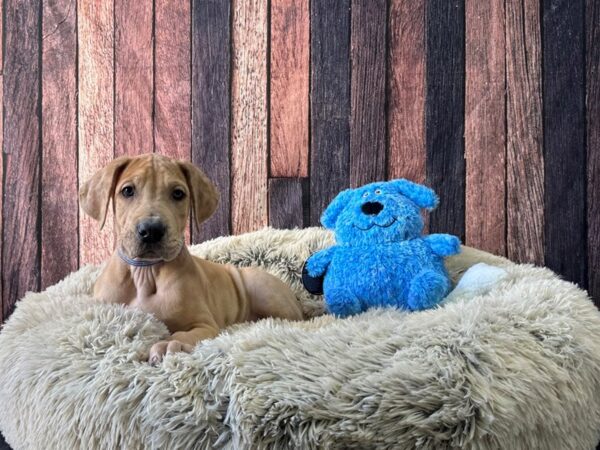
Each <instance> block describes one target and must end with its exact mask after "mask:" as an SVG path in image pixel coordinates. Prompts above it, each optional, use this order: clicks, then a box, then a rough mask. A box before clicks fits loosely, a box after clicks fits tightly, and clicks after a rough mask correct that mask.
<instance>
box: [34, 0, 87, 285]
mask: <svg viewBox="0 0 600 450" xmlns="http://www.w3.org/2000/svg"><path fill="white" fill-rule="evenodd" d="M42 8H43V10H42V11H43V12H42V13H43V16H42V18H43V20H42V36H43V49H42V67H43V71H42V158H43V169H42V195H41V216H42V217H41V220H42V231H41V233H42V240H41V245H42V255H41V270H42V274H41V276H42V289H43V288H45V287H47V286H50V285H52V284H54V283H56V282H58V281H59V280H61V279H62V278H63V277H64V276H65V275H67V274H69V273H70V272H72V271H74V270H76V269H77V267H78V265H79V247H78V241H77V239H73V237H74V236H76V232H75V230H77V226H78V208H79V206H78V202H77V199H78V196H77V188H78V186H77V29H76V26H77V25H76V23H77V17H76V14H77V8H76V3H75V2H74V1H72V0H44V1H43V6H42ZM67 230H68V231H67Z"/></svg>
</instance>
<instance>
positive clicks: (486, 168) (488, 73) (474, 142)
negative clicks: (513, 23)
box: [465, 0, 506, 256]
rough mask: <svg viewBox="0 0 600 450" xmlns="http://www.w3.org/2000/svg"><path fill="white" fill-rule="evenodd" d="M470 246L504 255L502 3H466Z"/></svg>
mask: <svg viewBox="0 0 600 450" xmlns="http://www.w3.org/2000/svg"><path fill="white" fill-rule="evenodd" d="M465 16H466V27H465V29H466V36H465V91H466V96H465V159H466V203H465V214H466V217H468V219H469V220H467V221H466V230H465V233H466V243H467V245H470V246H473V247H476V248H479V249H481V250H485V251H488V252H491V253H493V254H496V255H503V256H504V255H506V242H505V239H506V235H505V232H506V208H505V197H506V182H505V180H506V148H505V145H506V135H505V121H504V118H505V117H506V111H505V99H504V93H505V53H504V51H505V45H504V39H505V29H504V28H505V27H504V20H505V17H504V0H490V1H489V2H481V1H479V0H466V2H465Z"/></svg>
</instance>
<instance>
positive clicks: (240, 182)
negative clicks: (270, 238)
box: [231, 0, 268, 234]
mask: <svg viewBox="0 0 600 450" xmlns="http://www.w3.org/2000/svg"><path fill="white" fill-rule="evenodd" d="M267 5H268V2H267V0H244V1H242V0H234V1H233V3H232V11H233V20H232V26H233V28H232V39H233V67H232V82H231V108H232V110H231V136H232V137H231V178H232V185H231V222H232V232H233V233H234V234H239V233H244V232H246V231H251V230H256V229H258V228H262V227H264V226H266V225H267V222H268V209H267V208H268V207H267V16H268V9H267Z"/></svg>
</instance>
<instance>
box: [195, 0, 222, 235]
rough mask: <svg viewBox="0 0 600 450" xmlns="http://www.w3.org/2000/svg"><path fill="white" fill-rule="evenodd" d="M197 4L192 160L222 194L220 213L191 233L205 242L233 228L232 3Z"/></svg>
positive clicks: (210, 1)
mask: <svg viewBox="0 0 600 450" xmlns="http://www.w3.org/2000/svg"><path fill="white" fill-rule="evenodd" d="M192 8H193V11H192V124H193V126H192V161H193V162H194V163H195V164H197V165H198V166H199V167H202V168H203V169H204V170H205V171H206V173H207V175H208V176H209V177H210V179H211V180H212V181H213V182H214V183H215V185H216V186H217V188H218V189H219V193H220V195H221V198H220V201H219V206H218V208H217V211H216V212H215V214H214V215H213V216H212V217H211V218H210V219H209V220H208V221H207V222H206V223H205V224H204V225H203V226H202V227H201V229H200V230H194V233H193V234H192V240H193V242H201V241H203V240H206V239H212V238H215V237H218V236H225V235H228V234H230V233H231V229H230V226H229V223H230V217H229V209H230V201H229V196H230V170H229V144H230V134H229V115H230V108H229V105H230V95H229V82H230V64H229V62H230V59H231V56H230V53H231V52H230V46H231V38H230V2H229V0H217V1H215V0H194V2H193V6H192Z"/></svg>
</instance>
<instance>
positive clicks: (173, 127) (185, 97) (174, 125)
mask: <svg viewBox="0 0 600 450" xmlns="http://www.w3.org/2000/svg"><path fill="white" fill-rule="evenodd" d="M190 21H191V12H190V2H189V0H188V1H182V0H155V21H154V27H155V36H156V38H155V39H156V41H155V86H154V89H155V99H154V111H155V122H154V142H155V149H156V152H157V153H161V154H163V155H167V156H170V157H172V158H177V159H184V160H188V161H189V160H190V158H191V145H192V128H191V120H192V119H191V98H190V96H191V64H190V58H191V56H190V52H191V36H190V29H191V25H190Z"/></svg>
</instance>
